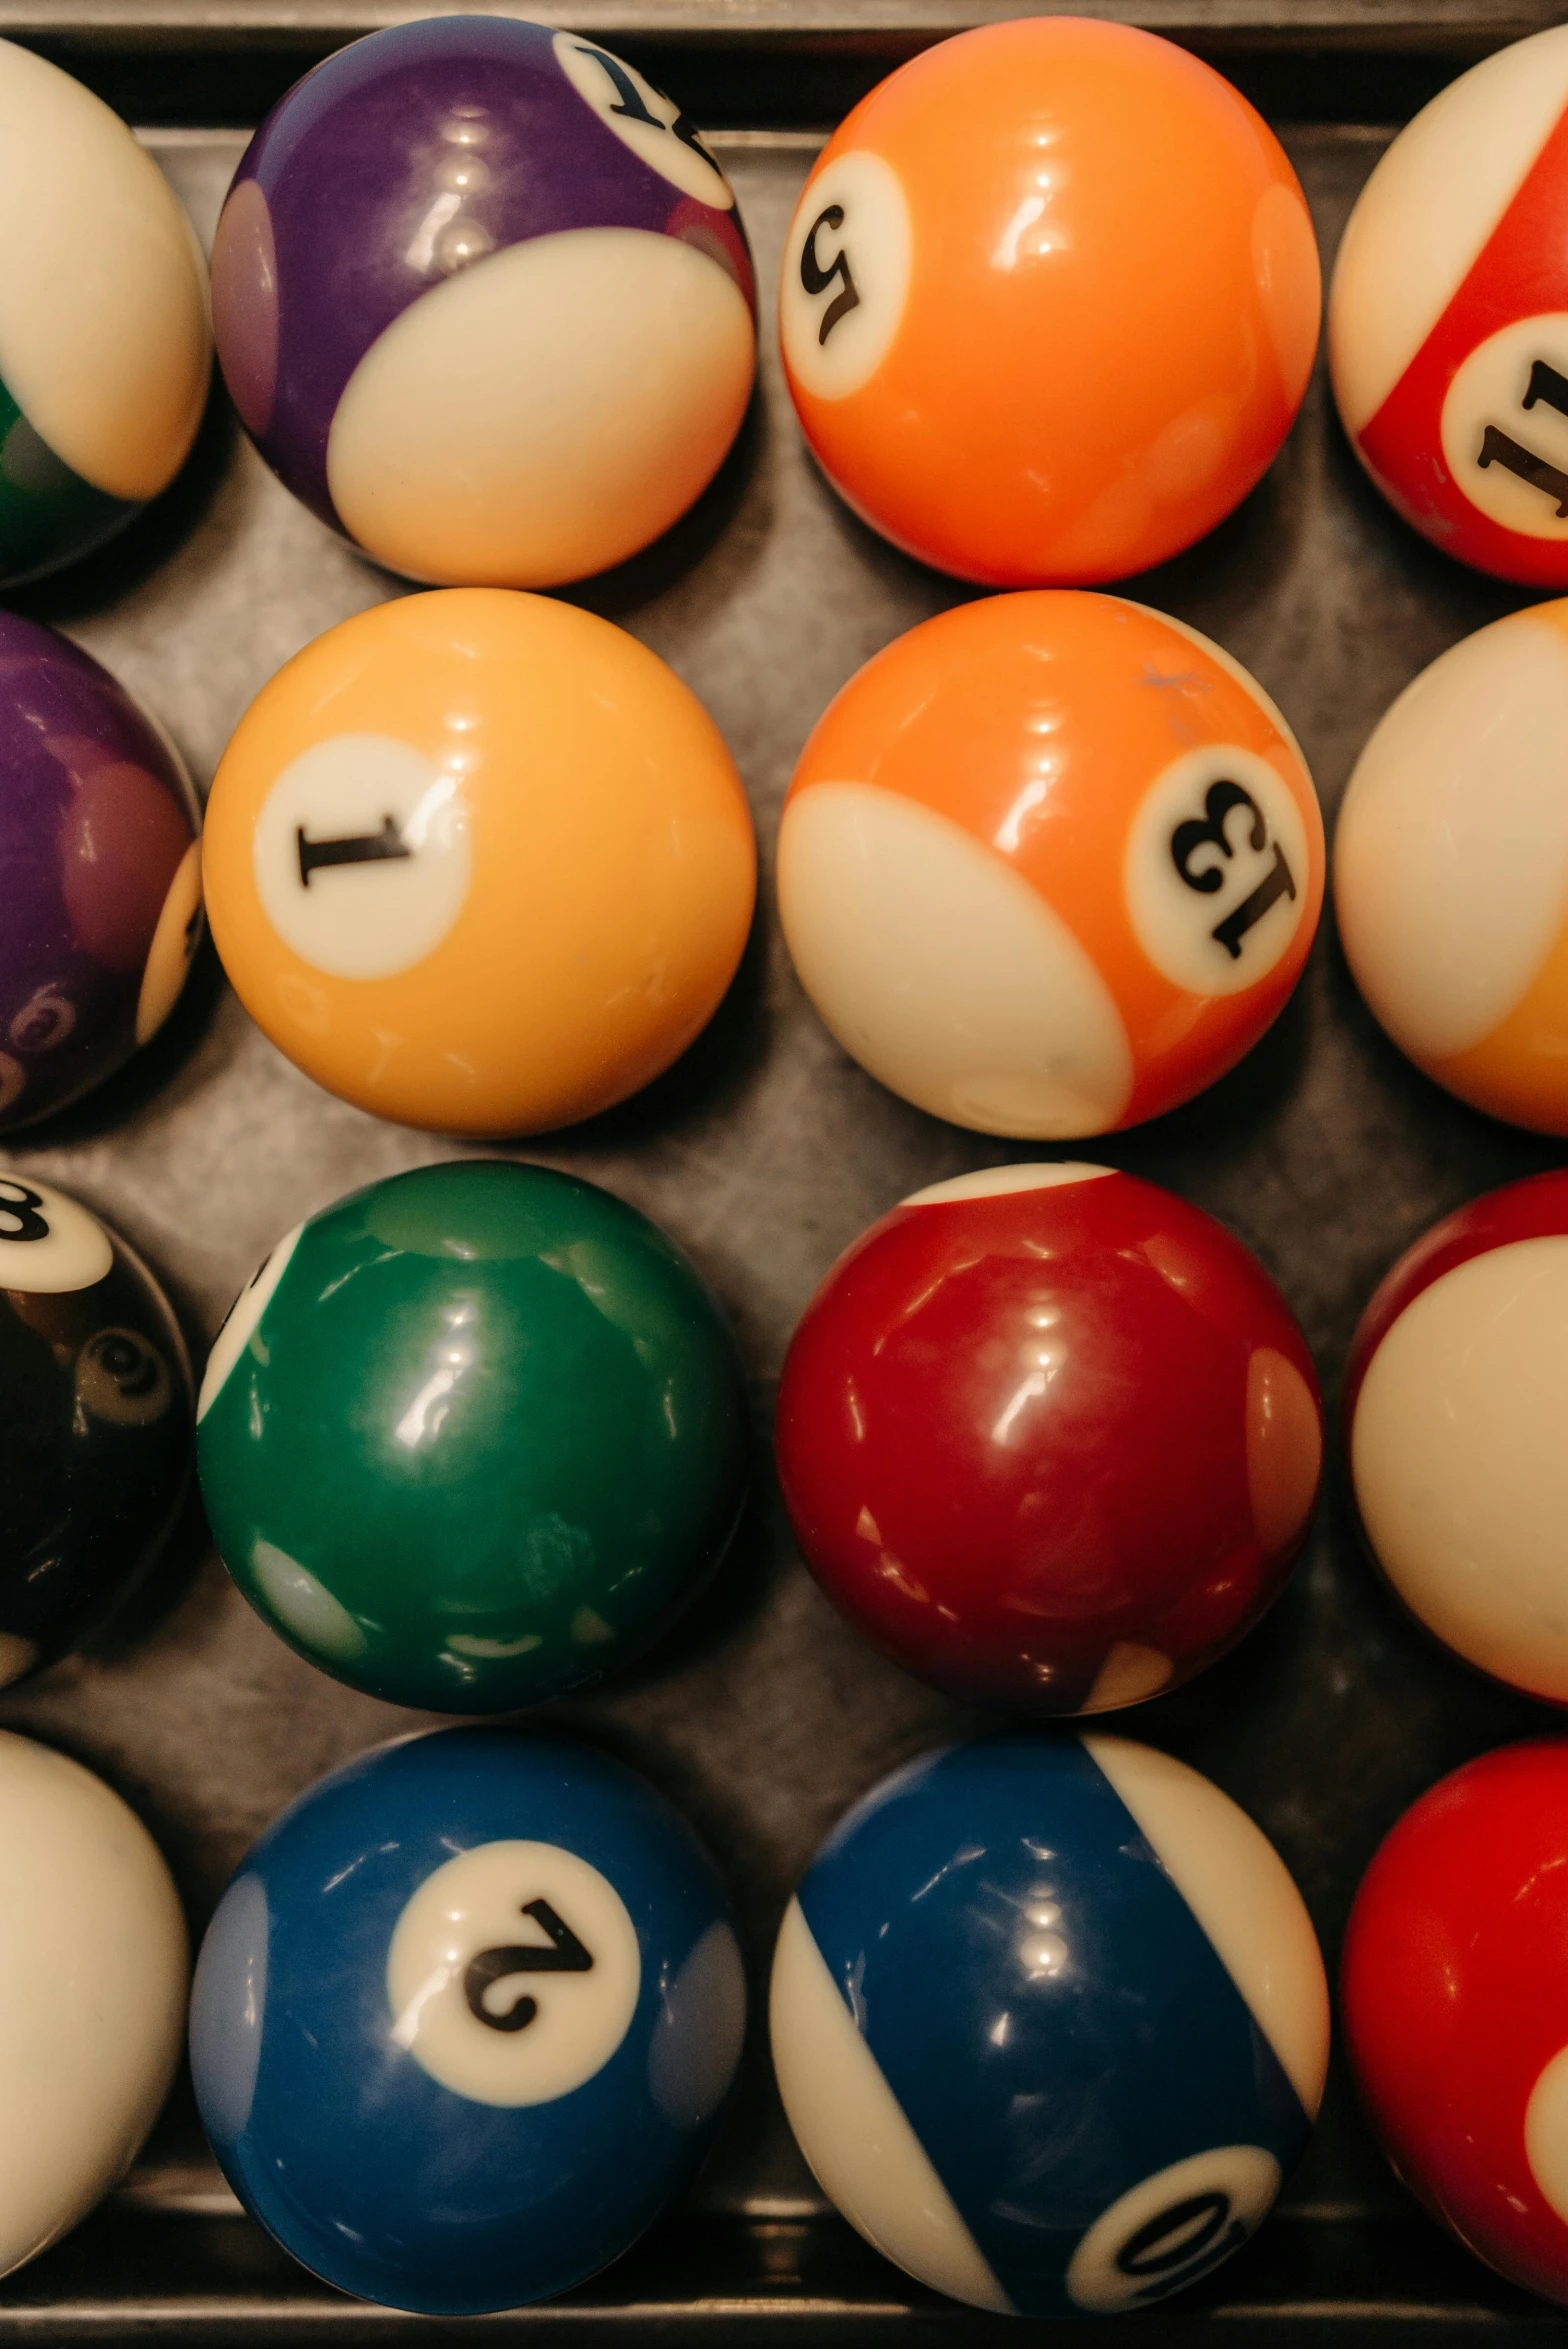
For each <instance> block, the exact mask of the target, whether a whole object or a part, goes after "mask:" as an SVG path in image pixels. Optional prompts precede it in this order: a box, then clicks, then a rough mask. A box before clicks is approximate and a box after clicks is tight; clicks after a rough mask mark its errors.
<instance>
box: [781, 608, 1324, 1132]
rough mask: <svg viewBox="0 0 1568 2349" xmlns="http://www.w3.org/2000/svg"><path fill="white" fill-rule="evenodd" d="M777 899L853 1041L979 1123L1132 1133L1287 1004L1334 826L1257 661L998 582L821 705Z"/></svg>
mask: <svg viewBox="0 0 1568 2349" xmlns="http://www.w3.org/2000/svg"><path fill="white" fill-rule="evenodd" d="M778 883H779V912H780V915H781V918H782V921H783V926H784V935H785V938H786V939H787V941H788V944H789V950H790V953H791V955H792V956H793V957H794V962H795V968H796V970H797V972H798V973H799V975H800V979H801V982H802V984H803V985H804V987H805V989H806V992H807V994H808V995H809V996H810V997H811V999H812V1001H813V1003H815V1005H816V1007H817V1010H818V1011H819V1012H820V1013H821V1015H822V1017H823V1019H824V1020H825V1021H826V1023H827V1025H828V1026H829V1027H830V1028H831V1029H832V1031H833V1033H834V1035H835V1036H836V1037H837V1038H838V1039H839V1042H840V1043H841V1044H842V1045H843V1046H844V1047H845V1049H846V1050H847V1051H849V1052H852V1053H853V1054H854V1055H855V1058H856V1059H857V1060H858V1061H859V1062H860V1063H861V1065H862V1066H863V1067H864V1068H867V1069H869V1070H870V1072H871V1074H872V1075H873V1076H874V1077H878V1078H880V1079H881V1081H882V1083H883V1084H884V1085H887V1086H888V1087H890V1088H891V1090H892V1091H893V1092H895V1093H901V1094H902V1095H903V1096H904V1098H905V1100H906V1101H913V1102H914V1103H915V1104H916V1105H917V1106H918V1107H919V1108H921V1109H925V1110H929V1111H930V1112H931V1113H932V1114H933V1115H934V1116H937V1117H945V1118H950V1119H951V1120H952V1121H953V1122H954V1124H956V1125H963V1126H970V1127H973V1128H974V1129H976V1130H977V1131H979V1132H981V1133H990V1134H1012V1135H1019V1136H1032V1137H1037V1138H1040V1139H1048V1140H1066V1139H1069V1138H1071V1137H1073V1136H1077V1135H1085V1134H1106V1133H1110V1132H1111V1131H1112V1130H1113V1129H1115V1128H1118V1127H1121V1126H1131V1125H1137V1124H1138V1123H1140V1121H1141V1120H1142V1119H1144V1118H1149V1117H1157V1116H1159V1115H1160V1113H1161V1112H1162V1111H1164V1110H1167V1109H1174V1108H1175V1107H1176V1105H1177V1104H1178V1103H1179V1102H1182V1101H1186V1100H1189V1099H1190V1098H1191V1097H1192V1095H1193V1094H1194V1093H1198V1092H1201V1091H1202V1089H1203V1088H1204V1086H1205V1085H1211V1084H1213V1082H1214V1080H1215V1079H1216V1078H1217V1077H1220V1076H1223V1075H1224V1073H1225V1071H1226V1070H1227V1069H1228V1068H1230V1067H1232V1066H1233V1065H1234V1063H1235V1062H1236V1061H1238V1060H1239V1059H1240V1058H1241V1056H1242V1054H1243V1053H1244V1052H1246V1051H1247V1050H1248V1049H1249V1047H1250V1046H1252V1045H1253V1044H1255V1043H1256V1042H1257V1040H1258V1038H1259V1037H1260V1036H1261V1035H1262V1034H1263V1031H1264V1029H1265V1028H1267V1027H1268V1025H1269V1023H1270V1022H1271V1021H1272V1020H1273V1019H1274V1018H1275V1016H1276V1014H1277V1013H1278V1012H1279V1011H1280V1010H1281V1009H1282V1008H1283V1006H1284V1003H1285V1000H1286V998H1287V996H1288V995H1289V994H1290V991H1291V989H1292V987H1293V986H1294V985H1295V983H1296V980H1297V978H1298V976H1299V975H1300V971H1301V966H1302V963H1303V962H1304V961H1305V960H1306V955H1307V949H1308V947H1309V946H1310V945H1311V943H1312V936H1313V932H1314V930H1315V929H1316V927H1317V920H1318V912H1319V909H1320V907H1321V905H1322V901H1323V823H1322V818H1321V816H1320V815H1319V812H1318V803H1317V795H1316V793H1315V792H1314V790H1313V788H1312V779H1311V777H1310V775H1309V774H1308V773H1307V769H1306V766H1305V764H1304V763H1303V761H1302V757H1301V753H1300V751H1299V750H1298V749H1297V747H1296V743H1295V740H1294V738H1293V736H1292V735H1291V732H1290V729H1289V728H1288V726H1287V725H1286V723H1285V720H1284V719H1283V718H1282V717H1281V715H1280V713H1279V711H1278V710H1277V709H1276V708H1275V707H1274V704H1273V703H1272V702H1271V701H1270V700H1269V698H1268V696H1267V695H1266V694H1265V693H1264V691H1263V689H1262V687H1261V686H1260V685H1258V684H1257V683H1256V682H1255V681H1254V679H1252V678H1251V677H1249V676H1248V674H1247V672H1246V670H1245V669H1243V668H1242V667H1241V666H1240V664H1239V663H1238V662H1236V661H1234V660H1232V659H1231V657H1230V655H1229V654H1228V653H1225V652H1222V651H1221V650H1220V648H1219V646H1218V645H1217V644H1211V643H1210V641H1209V639H1208V638H1207V637H1205V636H1200V635H1199V634H1198V632H1197V630H1196V629H1195V628H1188V627H1186V626H1184V624H1183V623H1182V622H1181V621H1179V620H1171V619H1167V618H1165V617H1164V615H1163V614H1161V613H1159V612H1151V611H1149V610H1148V609H1147V608H1146V607H1145V606H1144V605H1142V604H1135V603H1129V602H1128V601H1127V600H1126V599H1125V598H1124V597H1122V596H1113V595H1083V594H1073V593H1064V592H1063V591H1061V590H1056V591H1054V592H1049V591H1048V592H1045V593H1041V594H1034V595H1001V596H992V597H987V598H985V599H984V600H983V601H981V602H978V603H971V604H964V605H961V606H960V607H959V608H958V610H956V611H952V612H944V613H943V614H942V615H941V616H940V617H939V618H938V619H935V620H927V621H925V622H924V623H923V624H922V625H921V626H920V627H918V628H912V629H911V630H910V632H909V634H908V635H907V636H901V637H900V638H899V639H898V641H897V643H895V644H890V645H889V646H888V647H887V649H886V651H885V652H880V653H878V654H877V655H876V658H875V659H874V660H871V661H868V662H867V663H866V666H865V667H864V668H863V669H862V670H861V671H860V673H859V675H858V676H856V677H852V678H851V679H850V681H849V683H848V684H847V685H846V686H845V688H844V690H843V692H842V693H841V694H840V695H839V696H838V699H837V700H836V701H834V702H832V703H831V704H830V705H829V707H828V709H827V712H826V714H825V715H824V716H823V718H822V719H821V720H820V722H819V724H818V726H817V728H816V731H815V732H814V733H813V735H812V736H811V739H810V741H809V742H808V743H807V744H806V747H805V749H804V751H803V752H802V753H801V758H800V764H799V766H798V767H797V768H796V770H795V777H794V780H793V782H792V783H791V785H790V788H789V795H788V797H787V798H786V800H785V803H784V815H783V820H782V823H781V825H780V828H779V853H778Z"/></svg>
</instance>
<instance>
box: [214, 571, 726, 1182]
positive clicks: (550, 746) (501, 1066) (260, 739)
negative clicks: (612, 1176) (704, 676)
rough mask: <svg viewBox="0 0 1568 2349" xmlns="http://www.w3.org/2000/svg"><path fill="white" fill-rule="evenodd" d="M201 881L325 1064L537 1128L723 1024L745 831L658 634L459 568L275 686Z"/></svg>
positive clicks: (307, 653) (283, 1015) (313, 651)
mask: <svg viewBox="0 0 1568 2349" xmlns="http://www.w3.org/2000/svg"><path fill="white" fill-rule="evenodd" d="M204 877H205V887H206V894H207V904H208V910H209V915H210V919H211V922H212V932H213V937H214V939H215V940H216V942H217V947H218V952H219V954H220V955H221V956H222V958H223V963H224V967H225V969H226V970H227V972H228V974H229V977H230V979H231V980H232V981H233V983H234V988H235V991H236V993H237V994H238V995H239V998H240V1000H241V1002H242V1003H243V1004H244V1005H245V1008H246V1009H247V1011H249V1012H250V1013H251V1015H252V1017H253V1018H254V1019H255V1020H256V1022H257V1024H258V1025H259V1026H260V1027H262V1028H263V1029H265V1031H266V1033H267V1034H268V1035H269V1036H270V1037H271V1038H272V1040H273V1042H274V1043H275V1044H276V1045H278V1047H279V1048H280V1050H282V1051H284V1052H286V1053H287V1054H288V1056H289V1058H290V1059H291V1060H293V1061H295V1062H296V1063H297V1064H298V1066H299V1067H301V1068H302V1069H304V1070H305V1072H306V1074H307V1075H309V1076H312V1077H314V1078H315V1079H316V1081H317V1083H318V1084H321V1085H325V1086H326V1087H327V1089H328V1090H329V1091H330V1092H333V1093H338V1094H341V1095H342V1097H343V1099H344V1100H346V1101H352V1102H354V1103H356V1104H357V1105H358V1106H359V1107H360V1108H361V1109H369V1110H373V1111H375V1112H376V1114H377V1115H378V1116H381V1117H391V1118H400V1119H402V1120H403V1122H404V1123H405V1124H407V1125H416V1126H431V1127H434V1128H436V1129H437V1130H438V1131H441V1132H444V1133H461V1134H493V1135H499V1134H520V1133H535V1132H538V1131H539V1130H540V1129H542V1128H544V1127H549V1126H562V1125H569V1124H571V1123H573V1122H574V1121H575V1120H577V1119H579V1118H584V1117H591V1116H593V1115H594V1114H595V1112H597V1111H598V1110H601V1109H608V1108H609V1107H610V1106H611V1105H612V1103H614V1102H617V1101H621V1100H624V1098H625V1097H626V1095H627V1094H628V1093H634V1092H636V1091H637V1089H638V1087H639V1086H642V1085H646V1084H647V1083H648V1082H649V1081H650V1079H652V1078H653V1077H656V1076H658V1075H659V1074H660V1072H661V1071H662V1070H663V1069H665V1068H667V1067H668V1066H669V1064H670V1062H671V1061H672V1060H674V1059H676V1058H677V1057H678V1055H679V1054H680V1053H682V1052H684V1050H685V1049H686V1046H687V1045H688V1044H689V1043H691V1041H692V1039H693V1038H694V1037H695V1036H696V1035H697V1034H698V1033H699V1031H700V1030H701V1029H702V1028H703V1027H705V1026H706V1024H707V1022H708V1020H709V1018H710V1017H711V1016H712V1014H713V1012H714V1010H715V1009H716V1008H717V1006H718V1003H719V999H720V997H721V996H722V995H723V993H724V990H725V988H726V987H727V986H728V985H729V982H730V980H731V978H732V977H733V976H734V972H735V967H736V965H737V963H738V962H739V961H740V956H741V949H742V947H743V946H744V945H745V943H746V935H747V931H748V930H749V928H750V925H751V912H752V902H753V898H754V895H755V890H756V846H755V842H754V840H753V837H752V830H751V816H750V813H749V811H748V808H747V805H746V795H745V792H744V791H743V789H742V787H741V782H740V777H739V776H738V775H737V774H736V772H735V766H734V762H733V760H732V759H731V757H730V755H729V752H728V751H727V750H726V749H725V747H724V744H723V741H722V740H721V738H720V735H719V732H718V729H717V728H716V727H715V725H714V723H713V721H712V719H711V718H710V717H709V716H708V714H707V712H706V710H705V709H704V708H703V707H702V704H701V703H700V702H699V701H698V700H697V698H696V696H695V695H694V694H693V693H691V692H689V691H688V689H687V688H686V687H685V686H684V685H683V684H682V683H681V681H680V679H679V678H678V677H676V676H675V675H674V673H673V672H672V671H671V670H669V669H667V668H666V667H665V665H664V663H663V662H662V661H661V660H660V659H659V658H658V656H657V655H656V654H654V653H651V652H649V651H647V650H646V648H645V647H644V646H642V645H640V644H639V643H638V642H637V641H636V639H635V638H634V637H630V636H627V635H626V634H625V633H624V632H623V631H622V630H621V629H619V628H612V627H611V626H610V624H609V622H608V621H606V620H599V619H596V618H595V617H594V616H593V614H592V613H591V612H579V611H576V610H574V609H573V608H572V607H571V606H570V605H567V604H559V603H552V602H550V601H548V600H547V599H546V598H545V597H543V596H525V595H515V594H511V593H508V592H507V591H505V590H503V589H497V588H468V589H459V588H450V589H447V590H446V591H445V592H443V593H440V594H436V595H419V596H404V597H401V598H400V599H399V600H398V601H396V602H394V603H389V604H382V605H379V606H377V607H376V608H375V609H374V610H372V611H368V612H361V613H359V614H358V615H357V616H356V617H355V618H354V619H352V620H345V621H343V622H342V623H341V624H340V625H339V626H338V627H336V628H330V629H328V631H327V633H326V635H325V636H318V637H317V639H316V641H315V642H314V644H309V645H307V646H306V647H305V650H304V651H303V652H302V653H298V654H296V656H295V658H294V659H293V660H292V661H290V662H289V663H288V664H287V666H286V667H285V668H283V669H281V670H280V671H279V672H278V674H277V676H276V677H274V678H273V680H272V682H271V683H270V684H269V685H267V686H265V687H264V688H263V690H262V691H261V692H260V693H259V694H258V695H257V697H256V699H255V701H253V702H252V704H251V706H250V708H249V710H248V711H247V712H246V714H245V716H244V717H243V718H242V719H241V720H240V723H239V726H238V729H237V730H236V732H235V734H234V737H233V739H232V741H231V742H230V744H229V747H228V749H227V750H226V751H225V753H224V755H223V759H222V762H221V764H220V765H219V768H218V772H217V776H216V778H215V780H214V782H213V787H212V795H211V797H210V799H209V801H208V808H207V828H206V836H205V852H204Z"/></svg>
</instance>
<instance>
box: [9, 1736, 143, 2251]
mask: <svg viewBox="0 0 1568 2349" xmlns="http://www.w3.org/2000/svg"><path fill="white" fill-rule="evenodd" d="M0 1877H3V1878H4V1882H5V1888H6V1896H5V1907H4V1913H3V1923H0V2095H3V2097H4V2099H5V2109H6V2114H7V2118H8V2124H9V2125H8V2126H7V2128H6V2130H5V2133H4V2137H3V2139H0V2274H8V2273H9V2272H10V2271H11V2269H13V2268H17V2267H20V2266H21V2265H22V2262H23V2261H24V2260H28V2259H32V2258H33V2257H34V2256H35V2255H36V2254H37V2253H38V2252H40V2251H43V2250H46V2249H47V2248H48V2246H49V2245H50V2244H51V2243H53V2242H55V2241H56V2240H57V2239H58V2238H59V2237H60V2236H61V2235H63V2234H64V2233H65V2232H66V2230H67V2228H69V2227H74V2226H75V2224H76V2222H77V2220H78V2219H81V2218H85V2217H86V2215H87V2213H88V2211H90V2210H91V2209H92V2207H93V2205H94V2203H95V2202H97V2201H98V2200H99V2199H100V2197H101V2196H102V2195H104V2194H106V2193H107V2192H108V2190H109V2188H110V2187H111V2186H113V2185H116V2184H117V2183H118V2181H119V2180H120V2178H121V2177H122V2176H123V2175H124V2173H125V2172H126V2170H128V2169H129V2168H130V2165H131V2163H132V2161H133V2160H134V2159H135V2157H136V2154H137V2153H138V2151H139V2150H140V2147H141V2144H142V2140H143V2139H144V2138H145V2136H146V2135H147V2132H148V2130H149V2129H150V2128H151V2127H152V2124H153V2122H154V2121H155V2120H156V2119H157V2117H158V2113H159V2110H160V2109H161V2107H162V2104H163V2100H164V2098H165V2096H167V2094H168V2092H169V2088H170V2085H171V2083H172V2081H173V2079H174V2072H175V2066H176V2065H177V2063H178V2062H179V2056H180V2041H181V2036H182V2033H183V2029H184V2023H185V1986H186V1981H187V1979H188V1972H189V1961H188V1956H187V1948H186V1939H185V1919H184V1917H183V1915H182V1914H181V1911H180V1903H179V1898H178V1895H177V1894H176V1892H175V1889H174V1886H173V1884H172V1882H171V1881H170V1877H169V1871H168V1869H167V1868H166V1867H165V1865H164V1863H163V1859H162V1857H161V1855H160V1853H159V1851H158V1847H157V1845H156V1844H155V1843H154V1842H153V1840H152V1837H151V1836H150V1835H149V1834H148V1833H147V1830H146V1828H145V1827H143V1825H142V1824H141V1822H140V1820H139V1819H137V1818H136V1817H135V1816H134V1814H133V1813H132V1812H131V1811H129V1810H128V1809H127V1808H126V1806H125V1804H124V1803H123V1802H122V1801H121V1800H120V1798H119V1796H118V1795H117V1794H111V1793H110V1791H109V1789H108V1787H107V1786H105V1785H104V1784H103V1782H102V1781H101V1780H100V1779H97V1778H95V1777H94V1776H93V1774H92V1772H91V1771H90V1770H84V1769H83V1768H82V1766H81V1764H80V1763H79V1762H72V1761H68V1760H67V1759H66V1757H65V1755H64V1754H57V1753H52V1752H51V1751H50V1750H49V1748H48V1747H47V1746H41V1745H34V1744H33V1743H32V1741H31V1739H29V1738H25V1737H16V1736H14V1735H13V1734H12V1733H11V1732H10V1731H9V1730H0Z"/></svg>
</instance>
